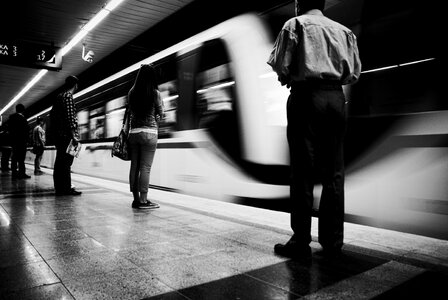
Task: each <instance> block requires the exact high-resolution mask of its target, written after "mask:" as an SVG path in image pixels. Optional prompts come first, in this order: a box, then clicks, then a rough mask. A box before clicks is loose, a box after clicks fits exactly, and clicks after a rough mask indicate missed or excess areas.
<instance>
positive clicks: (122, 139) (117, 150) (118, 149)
mask: <svg viewBox="0 0 448 300" xmlns="http://www.w3.org/2000/svg"><path fill="white" fill-rule="evenodd" d="M128 110H129V109H128V108H126V111H125V113H124V117H123V125H122V127H121V130H120V133H119V134H118V136H117V138H116V139H115V141H114V143H113V145H112V152H111V155H112V157H114V156H116V157H118V158H120V159H122V160H131V155H130V152H129V145H128V138H129V130H130V128H129V111H128Z"/></svg>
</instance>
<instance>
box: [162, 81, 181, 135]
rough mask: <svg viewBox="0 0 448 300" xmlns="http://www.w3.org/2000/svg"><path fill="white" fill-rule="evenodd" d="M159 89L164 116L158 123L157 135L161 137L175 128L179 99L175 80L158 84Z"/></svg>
mask: <svg viewBox="0 0 448 300" xmlns="http://www.w3.org/2000/svg"><path fill="white" fill-rule="evenodd" d="M159 91H160V96H161V98H162V102H163V109H164V112H165V118H164V119H163V120H162V121H161V122H160V123H159V136H160V137H163V136H166V135H169V134H170V133H171V132H173V131H174V130H175V128H176V122H177V114H176V111H177V101H178V99H179V94H178V90H177V81H176V80H172V81H168V82H165V83H162V84H159Z"/></svg>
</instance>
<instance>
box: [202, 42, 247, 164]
mask: <svg viewBox="0 0 448 300" xmlns="http://www.w3.org/2000/svg"><path fill="white" fill-rule="evenodd" d="M231 66H232V64H231V62H230V59H229V55H228V53H227V49H226V47H225V44H224V43H223V41H222V40H220V39H215V40H211V41H207V42H206V43H204V44H203V45H202V47H201V48H200V52H199V55H198V59H197V74H196V82H195V84H196V89H195V115H196V117H195V119H196V122H197V123H196V126H197V127H198V128H202V129H205V130H207V132H208V133H209V135H210V136H211V138H212V140H213V141H214V142H215V143H216V144H217V146H218V147H220V149H221V150H223V151H224V152H225V153H226V154H227V155H229V156H230V157H231V158H232V159H233V160H235V161H239V160H240V159H241V156H240V134H239V130H238V128H239V127H238V120H237V117H236V116H237V114H236V111H237V107H236V103H237V102H236V101H235V95H236V93H235V90H234V89H235V79H234V76H233V72H232V67H231Z"/></svg>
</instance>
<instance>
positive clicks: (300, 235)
mask: <svg viewBox="0 0 448 300" xmlns="http://www.w3.org/2000/svg"><path fill="white" fill-rule="evenodd" d="M295 5H296V17H294V18H291V19H289V20H288V21H286V22H285V24H284V25H283V28H282V30H281V31H280V33H279V35H278V36H277V39H276V42H275V45H274V49H273V51H272V53H271V56H270V57H269V60H268V64H269V65H270V66H272V68H273V70H274V71H275V72H276V73H277V75H278V80H279V81H280V83H281V84H282V85H286V86H287V87H288V88H290V96H289V98H288V103H287V120H288V126H287V132H286V134H287V138H288V144H289V152H290V158H291V191H290V194H291V195H290V198H291V204H292V207H291V228H292V230H293V232H294V234H293V236H292V237H291V239H290V240H289V241H288V242H287V243H286V244H276V245H275V246H274V251H275V253H277V254H279V255H281V256H286V257H293V258H299V259H302V258H303V259H307V260H308V259H309V258H311V248H310V245H309V244H310V242H311V216H312V208H313V201H314V198H313V189H314V184H315V181H314V176H313V175H314V174H315V171H316V170H319V171H320V174H319V175H320V178H321V182H322V195H321V198H320V204H319V226H318V231H319V232H318V233H319V243H320V244H321V246H322V250H323V251H322V253H323V254H325V255H326V256H333V257H334V256H338V255H339V254H340V252H341V248H342V245H343V238H344V159H343V157H344V151H343V140H344V135H345V130H346V124H347V115H346V110H347V102H346V99H345V95H344V93H343V90H342V85H345V84H352V83H354V82H356V81H357V80H358V78H359V76H360V72H361V61H360V59H359V53H358V46H357V40H356V36H355V35H354V33H353V32H352V31H351V30H350V29H348V28H347V27H345V26H343V25H342V24H339V23H337V22H335V21H333V20H330V19H329V18H327V17H325V16H324V15H323V13H322V11H323V10H324V7H325V0H296V1H295Z"/></svg>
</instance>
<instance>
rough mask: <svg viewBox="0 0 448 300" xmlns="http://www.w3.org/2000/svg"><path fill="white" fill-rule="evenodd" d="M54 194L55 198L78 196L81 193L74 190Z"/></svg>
mask: <svg viewBox="0 0 448 300" xmlns="http://www.w3.org/2000/svg"><path fill="white" fill-rule="evenodd" d="M55 194H56V196H79V195H81V194H82V192H80V191H77V190H75V189H70V190H68V191H56V192H55Z"/></svg>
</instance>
